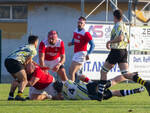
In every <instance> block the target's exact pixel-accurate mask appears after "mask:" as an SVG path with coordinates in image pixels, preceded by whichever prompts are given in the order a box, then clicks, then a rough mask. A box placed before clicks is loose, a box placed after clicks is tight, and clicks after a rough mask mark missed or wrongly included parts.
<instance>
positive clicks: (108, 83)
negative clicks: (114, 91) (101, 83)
mask: <svg viewBox="0 0 150 113" xmlns="http://www.w3.org/2000/svg"><path fill="white" fill-rule="evenodd" d="M109 87H111V80H107V83H106V87H105V88H106V89H108V88H109Z"/></svg>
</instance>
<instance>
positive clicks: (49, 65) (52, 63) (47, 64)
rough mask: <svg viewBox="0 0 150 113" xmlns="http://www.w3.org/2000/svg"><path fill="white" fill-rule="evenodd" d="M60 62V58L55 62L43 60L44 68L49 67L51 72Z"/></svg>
mask: <svg viewBox="0 0 150 113" xmlns="http://www.w3.org/2000/svg"><path fill="white" fill-rule="evenodd" d="M59 62H60V57H59V58H57V59H55V60H51V61H48V60H44V63H45V66H47V67H49V68H50V69H51V70H52V69H53V68H54V67H55V66H56V65H57V64H59Z"/></svg>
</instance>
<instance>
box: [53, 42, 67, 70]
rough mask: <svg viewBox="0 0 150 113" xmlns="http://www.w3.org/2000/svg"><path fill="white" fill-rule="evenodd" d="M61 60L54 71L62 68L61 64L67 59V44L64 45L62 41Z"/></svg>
mask: <svg viewBox="0 0 150 113" xmlns="http://www.w3.org/2000/svg"><path fill="white" fill-rule="evenodd" d="M59 52H60V61H59V63H58V64H57V65H56V66H55V67H54V68H53V71H55V72H57V71H58V70H59V68H60V66H61V65H62V64H64V63H65V60H66V55H65V46H64V42H63V41H62V42H61V49H60V51H59Z"/></svg>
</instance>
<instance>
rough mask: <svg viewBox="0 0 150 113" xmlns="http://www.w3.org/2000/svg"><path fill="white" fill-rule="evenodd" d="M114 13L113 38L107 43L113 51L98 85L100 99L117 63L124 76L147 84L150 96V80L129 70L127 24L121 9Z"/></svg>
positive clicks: (104, 66)
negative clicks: (123, 19) (108, 74)
mask: <svg viewBox="0 0 150 113" xmlns="http://www.w3.org/2000/svg"><path fill="white" fill-rule="evenodd" d="M113 15H114V23H115V25H114V27H113V29H112V31H111V39H110V41H108V42H107V44H106V47H107V49H110V50H111V51H110V53H109V55H108V57H107V59H106V61H105V63H104V65H103V67H102V69H101V81H100V84H99V85H98V94H99V100H100V101H101V100H102V97H103V94H104V90H105V88H106V85H107V84H108V83H110V81H109V82H107V81H106V80H107V73H108V72H109V70H111V69H112V68H113V67H114V65H115V64H118V65H119V68H120V71H121V74H122V75H123V76H124V78H126V79H129V80H132V81H134V82H136V83H139V84H141V85H143V86H145V88H146V90H147V92H148V94H149V96H150V82H149V81H146V80H143V79H142V78H140V77H139V75H138V73H137V72H136V73H133V74H132V73H129V72H128V63H127V55H128V52H127V45H128V43H129V35H128V32H127V30H126V26H125V24H124V23H123V22H122V12H121V10H115V11H114V13H113ZM124 78H122V79H124ZM110 86H111V83H110Z"/></svg>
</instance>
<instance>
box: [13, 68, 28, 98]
mask: <svg viewBox="0 0 150 113" xmlns="http://www.w3.org/2000/svg"><path fill="white" fill-rule="evenodd" d="M14 75H15V77H16V78H17V80H18V81H19V84H18V94H17V96H16V97H15V99H16V100H24V98H22V93H23V91H24V89H25V87H26V85H27V83H28V81H27V74H26V72H25V70H24V69H22V70H21V71H19V72H17V73H15V74H14Z"/></svg>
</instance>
